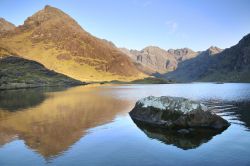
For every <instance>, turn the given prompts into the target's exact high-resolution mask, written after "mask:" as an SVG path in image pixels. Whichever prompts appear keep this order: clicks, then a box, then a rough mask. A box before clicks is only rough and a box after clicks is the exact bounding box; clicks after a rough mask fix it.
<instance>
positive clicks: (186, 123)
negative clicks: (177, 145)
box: [129, 96, 230, 130]
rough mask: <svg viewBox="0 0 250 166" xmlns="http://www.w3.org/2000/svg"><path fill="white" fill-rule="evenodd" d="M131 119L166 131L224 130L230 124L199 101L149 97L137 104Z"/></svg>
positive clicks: (131, 113)
mask: <svg viewBox="0 0 250 166" xmlns="http://www.w3.org/2000/svg"><path fill="white" fill-rule="evenodd" d="M129 114H130V116H131V118H132V119H134V120H137V121H140V122H143V123H145V124H148V125H151V126H155V127H160V128H166V129H178V130H179V129H188V128H210V129H215V130H224V129H226V128H227V127H229V126H230V123H229V122H228V121H226V120H225V119H223V118H222V117H220V116H218V115H216V114H214V113H213V112H212V111H211V110H208V108H207V107H206V106H205V105H203V104H202V103H200V102H198V101H192V100H189V99H186V98H182V97H169V96H162V97H154V96H149V97H146V98H143V99H140V100H139V101H137V102H136V105H135V107H134V108H133V109H132V111H131V112H130V113H129Z"/></svg>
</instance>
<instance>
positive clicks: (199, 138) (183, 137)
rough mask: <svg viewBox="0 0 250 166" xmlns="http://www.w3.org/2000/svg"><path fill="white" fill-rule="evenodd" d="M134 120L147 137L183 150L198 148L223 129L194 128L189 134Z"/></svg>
mask: <svg viewBox="0 0 250 166" xmlns="http://www.w3.org/2000/svg"><path fill="white" fill-rule="evenodd" d="M133 121H134V123H135V124H136V125H137V127H138V128H139V129H140V130H142V131H143V132H144V133H145V134H146V135H147V137H149V138H151V139H156V140H158V141H161V142H163V143H165V144H168V145H174V146H176V147H178V148H180V149H183V150H188V149H195V148H198V147H199V146H201V145H202V144H204V143H207V142H208V141H210V140H211V139H212V138H213V137H214V136H216V135H218V134H221V133H222V131H215V130H209V129H193V131H191V132H190V133H188V134H181V133H179V132H177V131H171V130H166V129H161V128H154V127H151V126H148V125H144V124H142V123H141V122H139V121H136V120H133Z"/></svg>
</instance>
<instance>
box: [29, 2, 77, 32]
mask: <svg viewBox="0 0 250 166" xmlns="http://www.w3.org/2000/svg"><path fill="white" fill-rule="evenodd" d="M58 20H60V21H64V22H67V23H70V22H74V23H76V22H75V21H74V20H73V19H72V18H71V17H70V16H69V15H67V14H66V13H64V12H63V11H61V10H60V9H57V8H54V7H51V6H49V5H46V6H45V7H44V8H43V9H42V10H40V11H38V12H37V13H35V14H34V15H32V16H31V17H28V18H27V19H26V20H25V21H24V26H25V27H37V26H39V25H41V24H43V23H44V22H47V21H51V22H57V21H58Z"/></svg>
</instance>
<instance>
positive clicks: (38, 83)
mask: <svg viewBox="0 0 250 166" xmlns="http://www.w3.org/2000/svg"><path fill="white" fill-rule="evenodd" d="M82 84H83V83H82V82H81V81H78V80H75V79H72V78H70V77H67V76H65V75H63V74H59V73H56V72H54V71H51V70H48V69H46V68H45V67H44V66H43V65H42V64H40V63H37V62H35V61H31V60H26V59H23V58H20V57H15V56H2V57H0V90H3V89H19V88H34V87H48V86H74V85H82Z"/></svg>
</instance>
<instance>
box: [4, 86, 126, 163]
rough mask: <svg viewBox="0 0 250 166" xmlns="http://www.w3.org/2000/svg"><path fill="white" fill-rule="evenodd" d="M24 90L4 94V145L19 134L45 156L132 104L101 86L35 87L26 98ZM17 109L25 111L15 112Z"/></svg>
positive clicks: (62, 147) (55, 153)
mask: <svg viewBox="0 0 250 166" xmlns="http://www.w3.org/2000/svg"><path fill="white" fill-rule="evenodd" d="M15 92H16V93H15ZM20 92H21V93H20ZM22 92H23V90H18V91H10V94H7V95H6V94H5V95H1V102H0V103H1V104H0V105H1V107H2V108H0V133H1V134H0V144H1V145H4V144H5V143H7V142H10V141H11V140H13V139H14V138H15V137H17V138H18V139H22V140H24V141H25V144H26V145H27V146H28V147H30V148H32V149H33V150H35V151H37V152H39V153H40V154H41V155H43V156H44V157H45V158H48V157H53V156H56V155H58V154H60V153H62V152H63V151H65V150H67V149H68V148H69V147H70V146H72V145H73V144H74V143H75V142H77V141H78V140H79V139H80V138H81V137H82V136H83V135H84V134H85V133H86V132H87V130H88V129H89V128H92V127H96V126H98V125H102V124H105V123H108V122H110V121H112V120H113V119H114V118H115V116H116V115H117V114H118V113H122V112H123V111H124V110H125V108H126V107H127V106H128V105H129V104H128V102H126V101H122V100H118V99H115V98H113V97H112V96H102V95H99V93H98V88H95V89H92V88H91V87H84V88H83V87H76V88H71V89H68V90H66V91H61V92H51V93H47V94H44V93H39V92H41V91H37V89H34V90H28V91H26V93H25V94H26V95H24V96H23V97H22V95H23V93H22ZM36 92H37V95H33V94H36ZM43 92H44V91H43ZM5 93H7V91H6V92H5ZM29 94H30V95H31V96H29ZM11 96H12V97H14V99H13V100H11V99H10V97H11ZM26 96H27V97H26ZM28 96H29V97H28ZM35 96H36V97H35ZM5 97H6V98H5ZM33 97H35V98H33ZM22 103H23V104H22ZM14 108H15V109H17V110H18V109H22V111H17V112H13V110H14ZM25 108H28V109H25ZM8 110H9V111H8Z"/></svg>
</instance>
